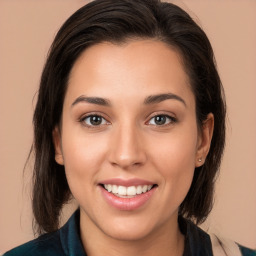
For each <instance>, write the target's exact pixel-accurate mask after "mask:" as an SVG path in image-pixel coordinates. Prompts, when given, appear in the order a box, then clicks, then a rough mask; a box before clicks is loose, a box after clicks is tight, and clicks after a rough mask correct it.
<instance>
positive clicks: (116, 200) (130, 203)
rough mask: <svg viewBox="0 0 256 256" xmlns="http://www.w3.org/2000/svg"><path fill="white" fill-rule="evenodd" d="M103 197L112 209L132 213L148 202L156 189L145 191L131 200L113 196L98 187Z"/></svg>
mask: <svg viewBox="0 0 256 256" xmlns="http://www.w3.org/2000/svg"><path fill="white" fill-rule="evenodd" d="M100 188H101V191H102V194H103V197H104V198H105V199H106V201H107V202H108V203H109V204H110V205H111V206H113V207H115V208H117V209H118V210H122V211H132V210H136V209H138V208H140V207H141V206H143V205H144V204H145V203H146V202H147V201H149V200H150V198H151V197H152V195H153V194H154V192H155V190H156V187H154V188H152V189H151V190H149V191H147V192H146V193H142V194H140V195H136V196H134V197H131V198H122V197H117V196H115V195H113V194H112V193H110V192H108V191H107V190H106V189H104V188H103V187H102V186H100Z"/></svg>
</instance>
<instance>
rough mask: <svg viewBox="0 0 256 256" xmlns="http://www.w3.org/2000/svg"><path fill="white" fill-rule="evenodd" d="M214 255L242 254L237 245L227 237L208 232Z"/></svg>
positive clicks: (233, 255) (239, 255) (229, 255)
mask: <svg viewBox="0 0 256 256" xmlns="http://www.w3.org/2000/svg"><path fill="white" fill-rule="evenodd" d="M210 237H211V242H212V250H213V255H214V256H242V253H241V252H240V249H239V247H238V245H237V244H236V243H235V242H234V241H232V240H229V239H225V238H221V237H217V236H216V235H215V234H210Z"/></svg>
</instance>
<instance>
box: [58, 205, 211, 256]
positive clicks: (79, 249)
mask: <svg viewBox="0 0 256 256" xmlns="http://www.w3.org/2000/svg"><path fill="white" fill-rule="evenodd" d="M179 227H180V230H181V232H182V234H183V235H184V236H185V247H184V253H183V256H199V255H200V256H201V255H202V256H213V254H212V245H211V240H210V236H209V235H208V234H207V233H206V232H204V231H203V230H202V229H200V228H199V227H198V226H196V225H195V224H194V223H192V222H191V221H189V220H186V219H184V218H183V217H181V216H179ZM60 240H61V244H62V247H63V250H64V252H65V254H66V255H68V256H86V253H85V251H84V248H83V245H82V241H81V237H80V210H79V209H78V210H76V211H75V212H74V214H73V215H72V216H71V217H70V219H69V220H68V222H67V223H66V224H65V225H64V226H63V227H62V228H61V229H60Z"/></svg>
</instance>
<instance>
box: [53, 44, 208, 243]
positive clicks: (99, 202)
mask: <svg viewBox="0 0 256 256" xmlns="http://www.w3.org/2000/svg"><path fill="white" fill-rule="evenodd" d="M206 127H207V126H206ZM208 130H209V129H208V128H205V129H203V131H202V132H200V133H199V129H198V127H197V122H196V114H195V98H194V95H193V93H192V91H191V87H190V84H189V80H188V77H187V75H186V73H185V71H184V68H183V66H182V64H181V59H180V56H179V54H178V53H177V52H176V51H174V50H172V49H171V48H170V47H168V46H167V45H165V44H164V43H162V42H159V41H153V40H137V41H129V42H128V43H126V44H122V45H114V44H111V43H107V42H106V43H101V44H97V45H94V46H92V47H90V48H88V49H87V50H86V51H85V52H84V53H83V54H82V55H81V56H80V58H79V59H78V60H77V61H76V63H75V65H74V67H73V69H72V71H71V74H70V80H69V83H68V89H67V92H66V96H65V100H64V106H63V114H62V124H61V131H58V129H57V128H56V129H55V131H54V132H53V135H54V142H55V147H56V161H57V162H58V163H59V164H64V166H65V172H66V176H67V180H68V184H69V187H70V190H71V192H72V194H73V196H74V197H75V198H76V200H77V201H78V203H79V205H80V209H81V225H82V226H83V225H84V226H86V228H87V229H88V230H92V232H98V233H99V234H101V235H104V236H105V235H106V236H109V237H112V238H116V239H121V240H122V239H123V240H134V239H136V240H137V239H140V238H144V237H146V236H148V235H151V234H153V233H155V234H157V233H159V232H165V230H167V229H171V228H174V229H175V228H177V216H178V208H179V205H180V204H181V203H182V201H183V200H184V198H185V196H186V194H187V192H188V190H189V188H190V185H191V182H192V178H193V174H194V169H195V167H196V166H199V165H200V164H201V163H200V162H198V159H199V158H200V157H204V156H205V154H206V152H207V149H208V147H209V140H210V139H209V138H208V137H209V136H210V135H209V134H210V132H209V131H208ZM207 134H208V135H209V136H208V135H207ZM207 136H208V137H207ZM207 138H208V141H207ZM107 190H108V191H107ZM159 234H160V233H159Z"/></svg>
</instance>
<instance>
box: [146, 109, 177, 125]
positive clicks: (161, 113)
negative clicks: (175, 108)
mask: <svg viewBox="0 0 256 256" xmlns="http://www.w3.org/2000/svg"><path fill="white" fill-rule="evenodd" d="M157 116H165V117H166V118H168V119H170V120H171V121H170V122H169V123H167V124H163V125H156V124H155V125H154V124H149V122H150V121H151V120H152V119H153V118H155V117H157ZM177 122H178V119H177V117H176V116H175V115H174V114H170V113H168V114H167V113H165V112H164V113H163V112H159V113H154V114H153V115H150V117H149V118H148V121H147V122H146V124H147V125H152V126H157V127H159V128H161V127H166V126H170V125H173V124H174V123H177Z"/></svg>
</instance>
